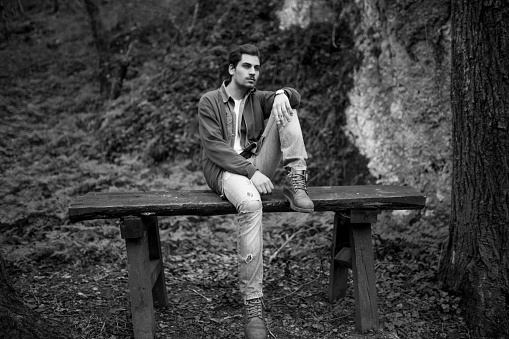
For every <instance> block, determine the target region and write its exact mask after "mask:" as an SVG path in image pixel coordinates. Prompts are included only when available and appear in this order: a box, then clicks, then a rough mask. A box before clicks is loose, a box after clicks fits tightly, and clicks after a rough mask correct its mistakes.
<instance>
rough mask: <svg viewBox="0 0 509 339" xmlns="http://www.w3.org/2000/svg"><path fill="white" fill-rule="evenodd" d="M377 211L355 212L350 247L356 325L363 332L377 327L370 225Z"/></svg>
mask: <svg viewBox="0 0 509 339" xmlns="http://www.w3.org/2000/svg"><path fill="white" fill-rule="evenodd" d="M376 216H377V213H376V212H368V213H366V212H365V211H359V212H357V211H352V212H351V214H350V223H351V224H352V225H351V228H350V230H351V231H350V244H351V247H352V270H353V283H354V297H355V323H356V328H357V330H358V331H360V332H361V333H363V332H366V331H368V330H371V329H376V328H377V327H378V306H377V302H378V301H377V295H376V278H375V266H374V257H373V243H372V239H371V223H372V222H376Z"/></svg>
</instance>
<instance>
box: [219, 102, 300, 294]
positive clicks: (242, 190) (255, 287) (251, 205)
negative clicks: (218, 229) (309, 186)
mask: <svg viewBox="0 0 509 339" xmlns="http://www.w3.org/2000/svg"><path fill="white" fill-rule="evenodd" d="M281 158H282V159H283V166H284V167H291V168H294V169H296V170H305V169H306V159H307V153H306V148H305V146H304V140H303V138H302V131H301V128H300V124H299V119H298V117H297V112H296V111H295V110H294V114H293V116H292V119H291V121H290V122H287V123H286V126H282V125H279V126H278V125H277V124H276V119H275V118H274V117H273V115H271V116H270V118H269V120H268V122H267V125H266V127H265V130H264V132H263V134H262V137H261V139H260V142H259V143H258V147H257V150H256V153H255V155H254V156H252V157H251V158H250V159H249V161H251V162H252V163H253V165H254V166H255V167H256V168H257V169H258V170H259V171H260V172H262V173H263V174H264V175H266V176H267V177H269V178H271V179H272V178H273V177H274V174H275V172H276V169H277V167H278V166H279V163H280V161H281ZM221 181H222V183H221V187H222V189H223V194H224V196H225V197H226V198H227V199H228V200H229V201H230V202H231V203H232V204H233V205H234V206H235V208H236V209H237V212H238V223H239V233H238V237H237V253H238V271H239V280H240V281H239V285H240V292H241V294H242V297H243V299H244V301H245V300H250V299H254V298H260V297H262V296H263V292H262V284H263V234H262V203H261V199H260V193H258V190H257V189H256V187H255V186H254V185H253V183H252V182H251V180H249V179H248V178H247V177H245V176H242V175H238V174H233V173H230V172H226V171H225V172H223V175H222V177H221Z"/></svg>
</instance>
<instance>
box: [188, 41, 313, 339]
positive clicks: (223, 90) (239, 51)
mask: <svg viewBox="0 0 509 339" xmlns="http://www.w3.org/2000/svg"><path fill="white" fill-rule="evenodd" d="M228 70H229V72H230V75H231V79H230V80H229V81H225V82H223V85H222V86H221V87H220V88H219V89H217V90H215V91H211V92H208V93H206V94H205V95H203V96H202V98H201V99H200V103H199V105H198V119H199V126H200V129H199V130H200V138H201V143H202V149H203V154H202V165H203V172H204V175H205V178H206V180H207V184H208V185H209V187H210V188H212V189H213V190H214V191H215V192H217V193H218V194H219V195H221V196H222V197H225V198H226V199H228V200H229V201H230V202H231V203H232V204H233V205H234V206H235V208H236V209H237V211H238V222H239V234H238V240H237V250H238V270H239V279H240V291H241V294H242V296H243V299H244V304H245V312H244V331H245V334H246V337H247V338H248V339H258V338H263V339H265V338H266V336H267V332H266V326H265V318H264V307H263V303H262V296H263V293H262V281H263V236H262V203H261V198H260V196H261V195H265V194H271V192H272V190H273V189H274V185H273V184H272V181H271V178H272V177H273V176H274V173H275V172H276V169H277V167H278V165H279V163H280V161H281V158H282V159H283V166H284V167H285V168H286V170H287V178H286V184H285V187H284V189H283V194H284V196H285V197H286V199H287V200H288V201H289V202H290V206H291V207H292V209H294V210H295V211H299V212H312V211H313V209H314V206H313V202H312V201H311V200H310V199H309V197H308V194H307V187H306V159H307V153H306V148H305V146H304V141H303V139H302V131H301V128H300V124H299V119H298V118H297V112H296V111H295V109H296V108H297V107H298V106H299V104H300V94H299V93H298V92H297V91H296V90H294V89H293V88H289V87H285V88H283V89H280V90H278V91H276V92H271V91H258V90H257V89H256V88H255V85H256V81H257V80H258V76H259V75H260V57H259V52H258V49H257V47H256V46H253V45H242V46H239V47H237V48H236V49H234V50H233V51H232V52H231V53H230V55H229V66H228ZM266 119H268V121H267V123H266V124H265V120H266Z"/></svg>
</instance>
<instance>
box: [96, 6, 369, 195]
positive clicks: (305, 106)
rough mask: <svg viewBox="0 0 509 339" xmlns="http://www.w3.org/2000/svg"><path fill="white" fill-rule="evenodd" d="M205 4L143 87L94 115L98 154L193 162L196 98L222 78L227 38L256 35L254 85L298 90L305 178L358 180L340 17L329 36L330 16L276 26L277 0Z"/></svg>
mask: <svg viewBox="0 0 509 339" xmlns="http://www.w3.org/2000/svg"><path fill="white" fill-rule="evenodd" d="M205 6H206V8H210V11H205V9H202V12H201V13H202V14H201V16H200V20H199V22H198V23H197V24H196V27H194V30H193V33H192V35H190V36H188V37H187V40H186V41H185V43H186V44H185V46H175V45H171V46H168V48H167V50H169V51H168V52H167V53H166V54H165V56H164V61H163V62H162V63H160V64H158V65H157V66H156V68H157V72H156V74H155V75H154V76H153V77H152V78H151V79H149V80H148V81H147V83H146V84H144V86H143V89H142V90H139V91H137V92H136V94H135V95H134V98H130V100H129V103H127V102H122V100H121V101H120V102H115V103H113V104H112V105H111V106H110V108H109V111H108V112H107V113H106V114H105V115H104V116H103V117H102V118H101V128H100V130H99V138H100V139H99V140H100V145H101V147H102V148H101V151H104V153H105V154H106V157H107V158H108V159H110V160H111V159H115V158H116V157H118V156H120V155H121V154H123V153H134V154H140V155H142V156H144V158H145V159H147V160H150V161H153V162H154V163H160V162H161V161H164V160H166V159H175V158H182V157H191V158H193V159H195V162H194V165H195V168H197V167H198V165H199V164H198V163H197V160H196V159H198V154H199V152H200V145H199V139H198V134H197V122H196V107H197V102H198V100H199V98H200V96H201V95H202V94H203V93H205V92H206V91H209V90H212V89H215V88H217V87H218V86H219V85H220V84H221V82H222V80H224V79H226V78H227V76H228V75H227V59H226V55H227V52H228V50H229V49H230V48H231V46H233V45H235V44H240V43H256V44H257V45H258V46H259V48H260V51H261V55H262V62H263V70H262V76H261V79H260V83H259V88H263V89H272V90H275V89H277V88H280V87H281V86H292V87H295V88H297V89H298V90H299V91H300V92H301V94H302V97H303V101H302V105H301V114H300V117H301V120H302V125H303V130H304V131H305V139H306V142H307V148H308V152H309V154H310V157H311V159H312V160H311V161H310V168H309V172H310V178H311V180H310V182H311V184H315V185H317V184H327V185H332V184H340V183H343V184H348V183H359V182H365V181H366V180H367V171H366V170H365V165H366V161H365V160H363V158H362V157H361V156H360V155H359V153H358V152H357V151H356V149H355V148H354V147H353V146H352V144H351V143H350V142H349V139H348V138H347V137H346V135H345V131H344V130H343V126H344V125H345V117H344V110H345V108H346V107H347V105H348V98H347V92H348V90H350V89H351V87H352V86H353V81H352V77H351V73H352V71H353V69H354V68H355V67H356V65H358V62H359V56H358V55H357V54H356V53H355V51H354V50H353V40H352V33H351V32H350V30H349V27H348V26H347V25H346V23H345V22H343V23H340V24H339V26H338V28H337V32H338V34H336V35H335V41H334V42H332V43H331V32H332V30H333V25H332V24H331V23H317V24H312V25H311V26H309V27H307V28H306V29H303V28H300V27H297V26H295V27H291V28H290V29H287V30H284V31H281V30H280V29H279V28H278V21H277V17H276V14H275V13H276V10H278V5H277V2H269V3H268V4H267V2H266V1H260V0H259V1H252V2H240V1H233V2H232V1H228V2H226V1H224V2H222V1H217V2H216V5H215V7H211V6H212V5H211V4H207V5H205ZM218 18H219V19H218ZM231 27H236V29H234V30H232V29H230V28H231ZM181 44H182V45H183V44H184V43H181ZM124 101H126V100H124ZM347 163H348V165H347Z"/></svg>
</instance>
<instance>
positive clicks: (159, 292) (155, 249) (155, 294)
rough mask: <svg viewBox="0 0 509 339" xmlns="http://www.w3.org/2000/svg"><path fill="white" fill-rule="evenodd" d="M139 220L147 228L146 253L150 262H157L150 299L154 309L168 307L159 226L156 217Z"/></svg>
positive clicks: (145, 217) (144, 217) (143, 217)
mask: <svg viewBox="0 0 509 339" xmlns="http://www.w3.org/2000/svg"><path fill="white" fill-rule="evenodd" d="M141 220H142V221H143V223H144V224H145V225H146V227H147V237H148V252H149V259H150V261H151V262H154V261H155V262H157V263H158V264H157V272H156V274H155V276H154V277H152V278H151V282H152V286H153V287H152V299H153V300H154V306H155V307H166V306H168V293H167V292H166V284H165V281H164V269H163V256H162V252H161V239H160V236H159V225H158V221H157V217H155V216H142V217H141Z"/></svg>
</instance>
